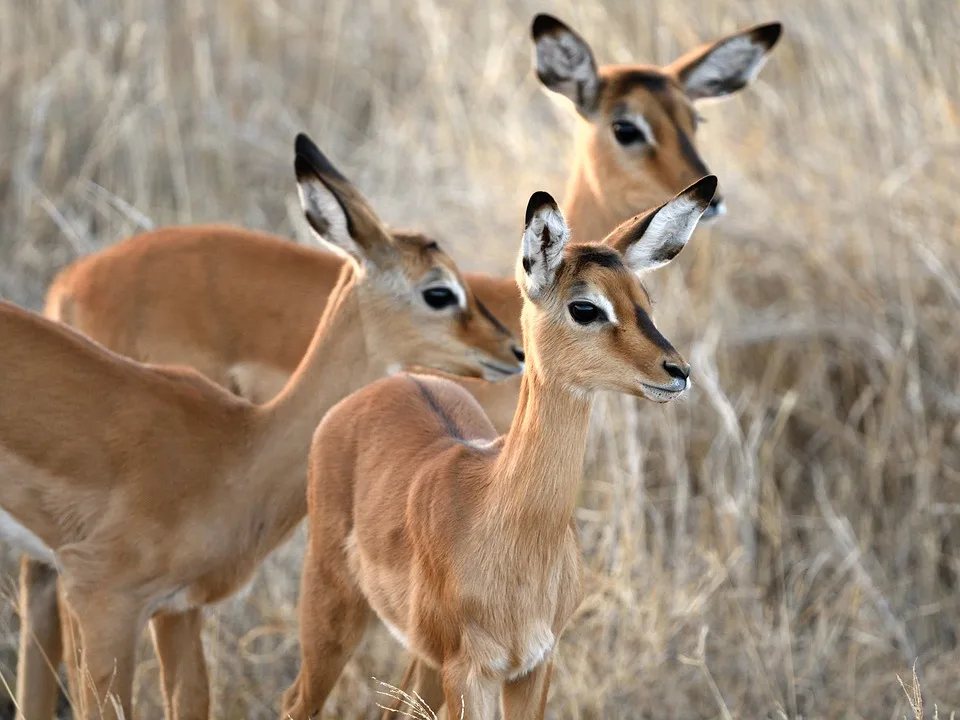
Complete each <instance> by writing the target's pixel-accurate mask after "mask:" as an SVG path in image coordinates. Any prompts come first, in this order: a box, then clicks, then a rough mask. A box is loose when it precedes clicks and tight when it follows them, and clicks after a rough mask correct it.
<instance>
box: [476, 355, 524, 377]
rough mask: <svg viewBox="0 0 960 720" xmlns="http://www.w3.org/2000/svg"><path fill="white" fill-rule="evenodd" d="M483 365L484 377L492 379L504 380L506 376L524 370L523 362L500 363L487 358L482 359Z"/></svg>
mask: <svg viewBox="0 0 960 720" xmlns="http://www.w3.org/2000/svg"><path fill="white" fill-rule="evenodd" d="M479 362H480V364H481V365H482V366H483V379H484V380H490V381H497V380H503V379H504V378H507V377H510V376H511V375H516V374H517V373H521V372H523V363H520V364H519V365H500V364H499V363H492V362H488V361H486V360H480V361H479Z"/></svg>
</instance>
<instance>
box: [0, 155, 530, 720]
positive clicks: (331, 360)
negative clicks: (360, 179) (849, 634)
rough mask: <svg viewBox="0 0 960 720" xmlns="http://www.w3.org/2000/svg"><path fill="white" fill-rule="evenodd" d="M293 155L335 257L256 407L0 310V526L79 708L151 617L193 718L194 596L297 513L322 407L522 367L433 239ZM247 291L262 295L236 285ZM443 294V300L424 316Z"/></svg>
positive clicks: (237, 580) (95, 705) (207, 593)
mask: <svg viewBox="0 0 960 720" xmlns="http://www.w3.org/2000/svg"><path fill="white" fill-rule="evenodd" d="M296 149H297V155H296V170H297V178H298V186H299V190H300V196H301V201H302V205H303V208H304V212H305V215H306V218H307V220H308V222H309V223H310V225H311V227H312V228H314V229H315V230H316V231H317V233H318V234H320V233H322V235H323V238H324V239H325V240H326V241H327V242H328V243H330V244H331V245H332V246H334V247H336V248H339V249H340V250H341V251H343V252H344V253H345V254H346V255H347V256H348V258H349V261H348V262H346V263H344V264H343V265H342V266H341V268H340V272H339V278H338V280H337V282H336V285H335V287H334V289H333V291H332V293H331V294H330V297H329V299H328V301H327V303H326V307H325V309H324V312H323V314H322V316H321V317H320V320H319V324H318V325H317V329H316V332H315V333H314V336H313V339H312V341H311V343H310V346H309V348H308V349H307V351H306V353H305V355H304V357H303V358H302V359H301V362H300V364H299V366H298V367H297V369H296V371H295V372H294V373H293V376H292V378H291V379H290V381H289V382H288V384H287V385H286V387H285V388H284V389H283V390H282V391H281V392H280V394H279V395H278V396H277V397H276V398H274V399H273V400H271V401H270V402H268V403H266V404H264V405H254V404H251V403H249V402H247V401H245V400H243V399H241V398H238V397H236V396H235V395H233V394H231V393H229V392H228V391H226V390H224V389H223V388H221V387H219V386H217V385H215V384H213V383H212V382H210V381H209V380H207V379H206V378H203V377H202V376H200V375H199V374H198V373H196V371H193V370H177V369H171V370H158V369H156V368H153V367H147V366H144V365H141V364H139V363H137V362H134V361H132V360H128V359H126V358H124V357H121V356H120V355H117V354H115V353H113V352H110V351H107V350H104V349H103V348H101V347H100V346H98V345H96V344H95V343H93V342H91V341H89V340H87V339H86V338H84V337H82V336H81V335H80V334H79V333H76V332H75V331H73V330H70V329H68V328H66V327H64V326H63V325H60V324H58V323H55V322H53V321H51V320H48V319H44V318H41V317H39V316H37V315H34V314H32V313H29V312H26V311H24V310H20V309H18V308H16V307H14V306H11V305H8V304H3V305H0V334H2V336H3V337H4V338H5V342H4V343H3V344H2V347H0V398H2V401H0V477H2V478H3V483H2V486H0V532H2V534H3V537H4V538H5V539H6V540H8V541H10V542H12V543H15V544H16V545H17V546H18V547H19V548H21V549H22V550H24V551H25V552H27V553H29V554H30V555H31V556H32V557H34V558H36V559H38V560H40V561H42V562H43V563H45V564H46V565H48V566H54V567H56V568H57V570H58V571H59V575H60V579H61V582H62V584H63V590H64V594H65V596H66V598H67V601H68V602H67V604H68V605H69V608H70V611H71V614H72V617H73V618H74V620H75V622H76V626H77V628H78V630H79V639H80V648H81V650H82V667H81V671H82V674H81V675H79V676H77V677H79V679H80V683H79V687H78V688H76V689H79V690H81V692H80V696H81V697H80V704H81V708H82V710H83V713H84V715H85V716H87V717H91V716H95V715H96V714H97V713H98V712H102V713H103V714H104V715H106V716H113V712H114V706H113V705H112V702H111V701H110V700H107V699H106V697H107V695H108V693H112V694H115V696H116V701H117V705H118V706H119V707H120V708H122V710H123V712H124V714H125V715H126V717H131V715H130V711H131V707H130V703H131V691H132V680H133V672H134V659H135V658H134V652H135V647H136V640H137V638H138V637H139V634H140V631H141V630H142V628H143V626H144V625H145V623H146V622H147V621H148V620H150V618H151V617H152V618H153V623H152V630H153V633H154V639H155V645H156V650H157V653H158V655H159V658H160V663H161V667H162V671H161V675H162V680H163V686H164V699H165V705H166V708H167V712H168V714H169V715H173V716H176V717H206V716H207V714H208V699H207V696H208V688H207V679H206V670H205V667H204V660H203V648H202V644H201V639H200V624H201V614H200V612H201V608H202V606H204V605H206V604H209V603H213V602H217V601H219V600H221V599H223V598H225V597H227V596H229V595H231V594H232V593H234V592H235V591H237V590H238V589H240V588H241V587H242V586H243V585H244V584H245V583H246V582H247V580H248V579H249V577H250V575H251V574H252V572H253V571H254V570H255V569H256V567H257V565H258V564H259V563H260V562H261V561H262V560H263V558H264V557H265V556H266V555H267V554H268V553H269V552H270V551H271V550H273V549H274V548H275V547H276V546H277V545H278V544H279V543H281V542H282V541H283V540H284V539H285V538H286V537H287V536H288V535H289V534H290V532H291V531H292V530H293V529H294V528H295V526H296V525H297V524H298V523H299V522H300V520H301V519H302V518H303V516H304V515H305V514H306V497H305V492H304V491H305V483H306V463H307V455H308V450H309V446H310V438H311V436H312V435H313V432H314V430H315V429H316V427H317V424H318V423H319V421H320V418H321V417H322V416H323V414H324V413H325V412H326V411H327V410H328V409H329V408H330V407H332V406H333V405H334V404H335V403H336V402H337V401H339V400H340V399H342V398H343V397H345V396H346V395H348V394H349V393H350V392H352V391H354V390H356V389H358V388H360V387H362V386H363V385H364V384H366V383H369V382H371V381H373V380H374V379H376V378H378V377H380V376H383V375H385V374H388V372H390V371H391V369H392V368H394V367H397V366H403V365H407V364H410V363H412V362H418V363H428V364H429V365H432V366H437V367H441V368H444V369H447V370H450V371H452V372H465V373H471V374H477V375H483V376H485V377H488V378H490V379H496V378H497V377H502V376H504V375H507V374H510V373H513V372H518V371H519V370H520V369H521V365H520V363H519V361H518V360H517V358H516V355H515V352H514V351H515V350H516V348H515V347H514V345H513V343H512V342H511V340H510V338H509V336H508V334H507V333H506V332H504V331H503V330H502V328H500V327H498V326H497V324H496V323H495V322H493V321H492V320H491V319H490V318H489V317H488V316H487V315H486V314H485V313H484V312H483V311H482V310H481V308H480V306H479V305H478V304H477V302H476V299H475V298H474V297H473V294H472V293H471V292H470V290H469V288H468V287H467V286H466V285H465V284H464V282H463V280H462V278H461V276H460V274H459V272H458V271H457V268H456V266H455V265H454V264H453V262H452V261H451V260H450V258H449V257H448V256H447V255H446V254H444V252H443V251H442V250H441V249H440V248H439V247H438V246H437V244H436V243H435V242H432V241H430V240H428V239H426V238H422V237H419V236H415V235H406V236H397V235H394V236H391V235H389V234H388V233H387V231H386V230H385V229H384V227H383V225H382V224H381V223H380V221H379V220H378V219H377V217H376V215H375V214H374V213H373V211H372V210H371V209H370V208H369V206H368V205H367V204H366V202H365V201H364V199H363V198H362V197H361V196H360V194H359V193H358V192H357V191H356V190H355V189H354V188H353V186H352V185H351V184H350V183H349V181H347V180H346V178H344V177H343V176H342V175H340V174H339V173H338V172H337V170H336V169H335V168H334V167H333V166H332V165H331V164H330V163H329V161H328V160H327V159H326V158H325V157H324V156H323V155H322V154H321V153H320V151H319V150H318V149H317V148H316V147H315V146H314V145H313V144H312V143H311V142H310V140H309V139H307V138H306V137H305V136H299V137H298V138H297V143H296ZM236 241H237V243H238V244H241V243H242V242H243V237H242V236H241V237H238V238H236ZM255 244H256V243H255ZM229 250H230V247H229V246H228V247H227V252H226V253H224V255H223V260H224V263H226V264H228V263H229V258H230V252H229ZM210 270H211V273H213V274H214V275H216V273H217V272H229V268H228V267H219V268H210ZM248 292H249V293H250V295H251V298H252V301H254V302H257V301H260V300H263V299H264V298H263V295H262V294H261V292H260V291H259V288H257V286H256V282H255V281H254V282H251V283H250V285H249V287H248ZM445 293H448V294H450V295H451V296H453V298H454V302H452V303H445V304H444V306H443V307H442V308H439V307H437V305H438V303H435V302H433V300H432V299H434V298H436V297H440V296H442V295H443V294H445ZM57 636H58V637H59V633H57ZM21 690H22V691H24V692H25V696H24V699H26V700H28V701H29V702H28V703H27V704H25V705H24V706H22V707H21V711H22V712H23V714H24V715H26V716H27V717H28V718H31V719H32V718H35V717H38V716H39V714H40V712H38V713H37V714H36V715H34V714H32V713H33V711H34V709H38V708H39V710H40V711H42V712H45V713H48V712H49V711H50V703H52V702H53V700H54V699H55V695H54V694H53V693H50V694H48V695H47V696H40V697H31V696H30V693H29V692H27V691H29V690H31V688H29V687H26V686H21ZM44 703H46V706H45V707H44Z"/></svg>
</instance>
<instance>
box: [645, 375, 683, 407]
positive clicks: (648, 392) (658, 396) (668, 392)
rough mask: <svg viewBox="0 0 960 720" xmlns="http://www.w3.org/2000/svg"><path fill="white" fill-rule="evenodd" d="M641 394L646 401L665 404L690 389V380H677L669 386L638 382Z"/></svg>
mask: <svg viewBox="0 0 960 720" xmlns="http://www.w3.org/2000/svg"><path fill="white" fill-rule="evenodd" d="M640 387H641V394H642V395H643V396H644V397H645V398H647V399H648V400H653V401H654V402H658V403H667V402H670V401H671V400H676V399H677V398H678V397H680V396H681V395H683V393H685V392H686V391H687V390H688V389H689V388H690V378H683V379H681V378H677V379H675V380H674V381H673V382H672V383H670V384H669V385H654V384H652V383H646V382H643V381H640Z"/></svg>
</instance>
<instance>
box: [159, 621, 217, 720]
mask: <svg viewBox="0 0 960 720" xmlns="http://www.w3.org/2000/svg"><path fill="white" fill-rule="evenodd" d="M150 625H151V631H152V633H153V646H154V648H155V649H156V651H157V658H158V659H159V660H160V679H161V682H162V685H163V707H164V710H165V711H166V716H167V720H207V718H208V717H209V715H210V683H209V681H208V679H207V663H206V660H205V659H204V657H203V635H202V632H203V612H202V610H201V609H200V608H194V609H192V610H187V611H186V612H182V613H158V614H157V615H155V616H154V617H153V619H152V621H151V624H150Z"/></svg>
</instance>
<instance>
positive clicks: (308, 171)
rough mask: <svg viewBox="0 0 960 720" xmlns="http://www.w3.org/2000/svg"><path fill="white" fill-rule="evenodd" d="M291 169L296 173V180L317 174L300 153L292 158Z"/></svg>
mask: <svg viewBox="0 0 960 720" xmlns="http://www.w3.org/2000/svg"><path fill="white" fill-rule="evenodd" d="M293 171H294V173H296V176H297V182H300V181H301V180H303V179H305V178H308V177H316V176H317V171H316V170H315V169H314V167H313V165H312V164H311V163H310V161H308V160H307V159H306V158H305V157H304V156H303V155H301V154H300V153H297V156H296V157H295V158H294V159H293Z"/></svg>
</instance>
